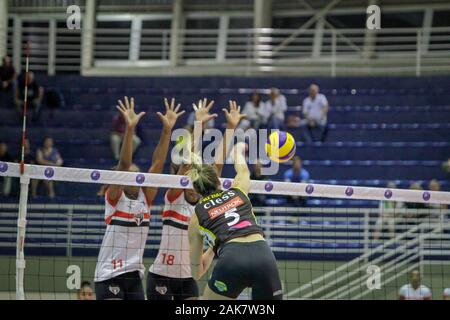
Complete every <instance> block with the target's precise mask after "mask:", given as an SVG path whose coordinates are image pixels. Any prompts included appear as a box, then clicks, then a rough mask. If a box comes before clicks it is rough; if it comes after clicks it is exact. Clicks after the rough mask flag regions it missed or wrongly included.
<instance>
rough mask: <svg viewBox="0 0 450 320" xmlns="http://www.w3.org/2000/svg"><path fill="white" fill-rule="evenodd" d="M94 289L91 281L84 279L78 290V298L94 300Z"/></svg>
mask: <svg viewBox="0 0 450 320" xmlns="http://www.w3.org/2000/svg"><path fill="white" fill-rule="evenodd" d="M94 299H95V296H94V290H92V286H91V283H90V282H89V281H83V282H82V283H81V286H80V289H78V291H77V300H94Z"/></svg>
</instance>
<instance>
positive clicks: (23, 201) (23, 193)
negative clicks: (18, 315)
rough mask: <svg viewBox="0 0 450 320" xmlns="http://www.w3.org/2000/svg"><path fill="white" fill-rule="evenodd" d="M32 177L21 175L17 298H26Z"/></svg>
mask: <svg viewBox="0 0 450 320" xmlns="http://www.w3.org/2000/svg"><path fill="white" fill-rule="evenodd" d="M29 186H30V178H29V177H26V176H21V177H20V198H19V214H18V217H17V242H16V299H17V300H25V291H24V286H23V283H24V281H23V279H24V273H25V255H24V245H25V229H26V224H27V219H26V216H27V203H28V190H29Z"/></svg>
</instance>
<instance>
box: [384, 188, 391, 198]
mask: <svg viewBox="0 0 450 320" xmlns="http://www.w3.org/2000/svg"><path fill="white" fill-rule="evenodd" d="M384 197H385V198H386V199H390V198H392V191H391V190H389V189H387V190H386V191H385V192H384Z"/></svg>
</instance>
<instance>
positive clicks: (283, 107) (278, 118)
mask: <svg viewBox="0 0 450 320" xmlns="http://www.w3.org/2000/svg"><path fill="white" fill-rule="evenodd" d="M265 105H266V110H265V111H264V112H267V114H269V115H270V116H269V118H268V126H269V129H280V130H283V129H284V127H285V126H284V113H285V112H286V111H287V102H286V97H285V96H284V95H282V94H281V93H280V90H278V89H277V88H272V89H270V95H269V100H267V101H266V103H265Z"/></svg>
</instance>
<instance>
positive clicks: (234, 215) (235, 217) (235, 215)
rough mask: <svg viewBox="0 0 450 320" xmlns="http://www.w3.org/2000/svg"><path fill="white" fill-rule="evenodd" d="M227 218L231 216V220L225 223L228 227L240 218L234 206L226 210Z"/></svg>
mask: <svg viewBox="0 0 450 320" xmlns="http://www.w3.org/2000/svg"><path fill="white" fill-rule="evenodd" d="M228 218H233V220H231V221H230V222H228V223H227V225H228V226H229V227H232V226H234V225H235V224H236V223H238V222H239V219H240V218H241V216H240V215H239V213H237V210H236V208H233V209H231V210H228V211H227V212H225V219H228Z"/></svg>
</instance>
